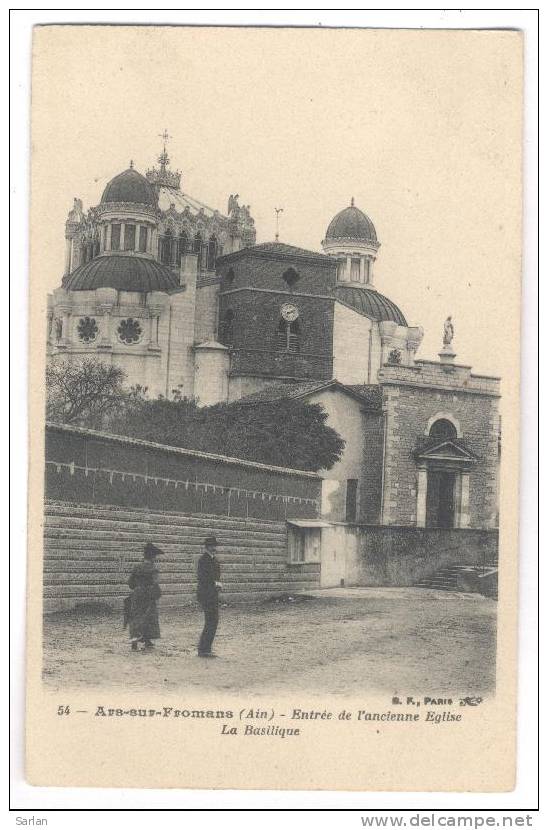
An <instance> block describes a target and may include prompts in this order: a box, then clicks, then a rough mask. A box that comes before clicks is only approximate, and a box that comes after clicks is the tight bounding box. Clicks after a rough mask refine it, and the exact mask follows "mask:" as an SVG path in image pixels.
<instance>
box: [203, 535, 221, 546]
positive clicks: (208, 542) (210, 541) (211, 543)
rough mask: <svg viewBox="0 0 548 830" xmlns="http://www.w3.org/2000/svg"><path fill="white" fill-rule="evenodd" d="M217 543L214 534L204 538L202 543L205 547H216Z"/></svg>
mask: <svg viewBox="0 0 548 830" xmlns="http://www.w3.org/2000/svg"><path fill="white" fill-rule="evenodd" d="M218 544H219V543H218V542H217V539H216V538H215V536H208V537H207V539H204V545H205V546H206V548H216V547H217V545H218Z"/></svg>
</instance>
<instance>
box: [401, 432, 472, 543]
mask: <svg viewBox="0 0 548 830" xmlns="http://www.w3.org/2000/svg"><path fill="white" fill-rule="evenodd" d="M415 459H416V461H417V465H418V469H417V526H418V527H439V528H444V529H450V528H454V527H468V526H469V524H470V515H469V489H470V467H471V466H472V465H473V463H474V462H475V461H477V457H476V456H475V455H474V453H472V452H471V451H470V450H469V449H468V448H467V447H466V446H465V444H464V442H463V441H462V439H460V438H457V429H456V427H455V424H454V423H453V422H452V421H451V420H449V419H448V418H438V419H437V420H435V421H434V422H433V423H432V425H431V427H430V429H429V433H428V437H427V438H422V439H420V441H419V448H418V449H417V451H416V452H415Z"/></svg>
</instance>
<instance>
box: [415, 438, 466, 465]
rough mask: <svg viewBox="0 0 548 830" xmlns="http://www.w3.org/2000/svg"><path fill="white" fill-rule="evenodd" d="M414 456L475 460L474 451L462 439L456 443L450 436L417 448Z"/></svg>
mask: <svg viewBox="0 0 548 830" xmlns="http://www.w3.org/2000/svg"><path fill="white" fill-rule="evenodd" d="M415 456H416V457H417V458H421V459H423V460H428V459H432V460H435V459H444V460H446V461H475V460H476V459H477V456H476V455H475V453H473V452H472V451H471V450H469V449H468V448H467V447H466V446H465V445H464V443H463V442H462V441H459V442H458V443H457V442H456V441H453V440H452V439H450V438H449V439H445V440H442V441H435V442H432V443H428V444H427V445H426V446H423V447H421V448H420V449H418V450H417V451H416V453H415Z"/></svg>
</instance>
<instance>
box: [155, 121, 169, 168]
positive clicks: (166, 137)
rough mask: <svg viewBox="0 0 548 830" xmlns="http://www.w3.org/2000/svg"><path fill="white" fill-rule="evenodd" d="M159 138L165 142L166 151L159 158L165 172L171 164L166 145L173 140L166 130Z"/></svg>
mask: <svg viewBox="0 0 548 830" xmlns="http://www.w3.org/2000/svg"><path fill="white" fill-rule="evenodd" d="M159 138H161V139H162V140H163V142H164V151H163V153H162V154H161V155H160V156H159V157H158V161H159V162H160V165H161V167H162V168H163V169H164V170H165V168H166V167H167V165H168V164H169V156H168V154H167V149H166V145H167V142H168V141H169V139H170V138H171V136H170V134H169V133H168V131H167V130H164V131H163V133H160V135H159Z"/></svg>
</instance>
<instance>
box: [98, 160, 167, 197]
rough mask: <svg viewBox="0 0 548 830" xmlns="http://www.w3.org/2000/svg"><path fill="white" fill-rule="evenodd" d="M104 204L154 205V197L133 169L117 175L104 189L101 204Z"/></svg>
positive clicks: (145, 181) (149, 186) (130, 168)
mask: <svg viewBox="0 0 548 830" xmlns="http://www.w3.org/2000/svg"><path fill="white" fill-rule="evenodd" d="M106 202H130V203H133V204H139V205H152V206H154V205H155V204H156V195H155V193H154V190H153V188H152V186H151V185H150V184H149V183H148V182H147V180H146V179H145V177H144V176H141V174H140V173H138V172H137V170H134V169H133V167H129V168H128V169H127V170H124V172H123V173H119V174H118V175H117V176H115V177H114V178H113V179H111V180H110V182H109V183H108V184H107V186H106V187H105V189H104V192H103V195H102V197H101V204H102V205H104V204H105V203H106Z"/></svg>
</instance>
